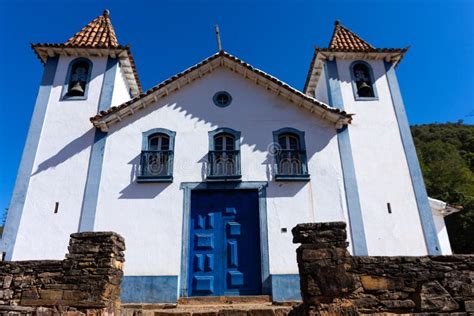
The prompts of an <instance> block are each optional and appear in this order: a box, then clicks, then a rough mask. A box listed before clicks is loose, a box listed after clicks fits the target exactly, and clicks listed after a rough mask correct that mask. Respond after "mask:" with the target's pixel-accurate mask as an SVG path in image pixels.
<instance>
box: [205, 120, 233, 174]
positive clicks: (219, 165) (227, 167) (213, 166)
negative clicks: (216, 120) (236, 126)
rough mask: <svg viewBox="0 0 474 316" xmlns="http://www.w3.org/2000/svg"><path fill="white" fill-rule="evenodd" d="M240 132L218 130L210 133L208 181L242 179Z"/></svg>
mask: <svg viewBox="0 0 474 316" xmlns="http://www.w3.org/2000/svg"><path fill="white" fill-rule="evenodd" d="M240 177H241V174H240V132H237V131H234V130H233V129H230V128H218V129H216V130H214V131H212V132H209V153H208V168H207V179H209V180H231V179H240Z"/></svg>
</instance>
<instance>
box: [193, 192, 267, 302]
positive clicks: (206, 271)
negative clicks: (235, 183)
mask: <svg viewBox="0 0 474 316" xmlns="http://www.w3.org/2000/svg"><path fill="white" fill-rule="evenodd" d="M190 228H191V231H190V236H191V238H190V243H191V244H190V254H189V263H188V264H189V267H190V269H189V271H190V273H189V280H188V281H189V287H188V289H189V293H188V294H189V295H190V296H204V295H255V294H260V293H261V283H262V281H261V273H260V271H261V270H260V264H261V256H260V230H259V215H258V193H257V191H256V190H214V191H210V190H198V191H193V192H192V194H191V225H190Z"/></svg>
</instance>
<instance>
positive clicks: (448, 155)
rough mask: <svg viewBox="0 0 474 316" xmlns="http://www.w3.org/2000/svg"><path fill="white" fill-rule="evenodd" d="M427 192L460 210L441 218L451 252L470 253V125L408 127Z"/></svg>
mask: <svg viewBox="0 0 474 316" xmlns="http://www.w3.org/2000/svg"><path fill="white" fill-rule="evenodd" d="M411 132H412V134H413V139H414V141H415V146H416V150H417V153H418V159H419V160H420V165H421V169H422V171H423V176H424V179H425V184H426V189H427V191H428V195H429V196H430V197H433V198H435V199H440V200H443V201H446V202H448V203H449V204H453V205H462V206H463V207H464V210H463V211H461V212H458V213H455V214H453V215H450V216H448V217H446V218H445V220H446V226H447V229H448V235H449V239H450V241H451V247H452V249H453V252H455V253H474V173H473V172H474V126H472V125H464V124H463V122H462V121H460V122H457V123H446V124H428V125H415V126H412V127H411Z"/></svg>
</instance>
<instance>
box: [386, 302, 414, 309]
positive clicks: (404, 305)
mask: <svg viewBox="0 0 474 316" xmlns="http://www.w3.org/2000/svg"><path fill="white" fill-rule="evenodd" d="M380 303H382V304H383V305H384V306H385V307H386V308H387V309H393V310H399V309H409V310H411V309H413V308H415V306H416V305H415V302H413V301H412V300H383V301H380Z"/></svg>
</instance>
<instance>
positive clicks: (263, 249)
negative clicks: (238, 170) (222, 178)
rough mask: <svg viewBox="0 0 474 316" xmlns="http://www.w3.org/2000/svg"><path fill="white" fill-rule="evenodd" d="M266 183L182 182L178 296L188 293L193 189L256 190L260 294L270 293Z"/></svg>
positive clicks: (184, 295)
mask: <svg viewBox="0 0 474 316" xmlns="http://www.w3.org/2000/svg"><path fill="white" fill-rule="evenodd" d="M267 185H268V183H267V182H263V181H261V182H260V181H259V182H257V181H255V182H254V181H249V182H236V183H220V182H219V183H207V182H184V183H182V184H181V189H182V190H183V192H184V205H183V227H182V236H183V240H182V248H181V273H180V280H179V286H180V290H179V296H180V297H187V296H188V293H189V289H188V279H189V273H190V271H189V264H188V263H189V257H188V256H189V253H190V249H189V244H190V243H189V240H190V219H191V193H192V191H193V190H249V189H250V190H252V189H254V190H257V192H258V208H259V222H260V223H259V224H260V253H261V275H262V294H268V295H270V294H271V280H270V268H269V258H268V229H267V205H266V187H267Z"/></svg>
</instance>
